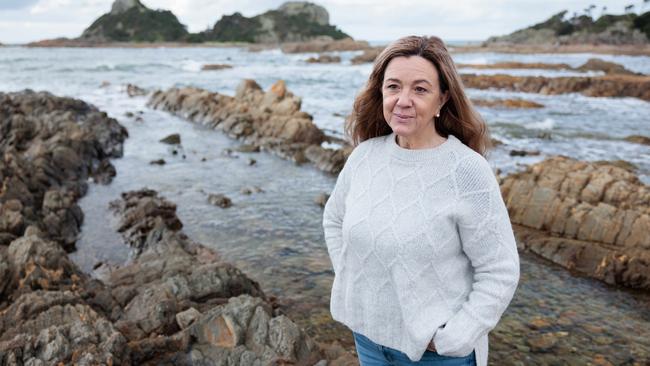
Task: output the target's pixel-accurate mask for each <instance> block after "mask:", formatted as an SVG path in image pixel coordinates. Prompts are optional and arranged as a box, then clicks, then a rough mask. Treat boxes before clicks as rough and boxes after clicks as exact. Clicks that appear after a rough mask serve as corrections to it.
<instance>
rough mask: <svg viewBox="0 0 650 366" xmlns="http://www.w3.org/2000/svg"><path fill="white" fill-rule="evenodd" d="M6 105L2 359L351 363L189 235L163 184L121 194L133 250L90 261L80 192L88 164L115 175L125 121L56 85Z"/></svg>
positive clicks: (124, 227)
mask: <svg viewBox="0 0 650 366" xmlns="http://www.w3.org/2000/svg"><path fill="white" fill-rule="evenodd" d="M0 114H2V115H3V118H2V119H1V120H2V122H3V123H2V125H1V127H2V131H3V133H2V140H0V147H1V148H2V152H3V157H4V158H3V160H2V161H0V173H1V174H0V178H2V179H1V180H2V183H3V184H2V187H3V189H2V190H1V191H0V202H2V207H1V209H0V223H1V224H2V226H1V227H0V229H1V230H0V232H1V234H2V238H3V240H4V241H3V243H2V245H0V295H2V296H1V297H0V299H1V300H0V364H10V365H13V364H17V365H22V364H25V365H45V364H59V363H64V364H79V365H94V364H161V363H173V364H180V365H184V364H187V365H189V364H218V365H229V364H250V365H266V364H287V363H291V364H305V365H307V364H309V365H312V364H317V363H319V362H320V364H328V361H332V362H330V363H329V364H340V365H344V364H352V362H353V361H354V358H353V357H352V356H351V355H349V354H347V353H345V352H344V351H343V350H342V349H340V347H338V348H337V347H336V346H334V347H328V346H326V345H325V346H321V345H319V344H316V343H315V342H314V341H312V340H311V339H309V337H307V336H306V335H305V334H304V332H303V331H302V330H301V329H300V328H299V327H297V326H296V325H295V324H294V323H293V322H292V321H291V320H290V319H289V318H287V317H286V316H284V315H282V314H279V311H278V310H277V306H275V305H274V299H272V298H271V299H269V298H267V297H266V296H265V295H264V293H263V291H262V290H261V289H260V288H259V285H258V284H257V283H256V282H255V281H253V280H251V279H249V278H248V277H247V276H246V275H245V274H243V273H242V272H241V271H240V270H238V269H237V268H235V267H233V266H232V265H230V264H228V263H225V262H223V261H221V260H220V259H219V256H218V255H217V254H216V253H214V252H213V251H211V250H209V249H207V248H205V247H204V246H202V245H200V244H198V243H195V242H193V241H191V240H190V239H189V238H188V237H187V236H186V235H184V234H183V233H182V231H181V230H180V229H181V227H182V223H181V222H180V220H179V219H178V217H177V216H176V214H175V209H176V207H175V205H174V204H173V203H171V202H168V201H166V200H165V199H163V198H161V197H158V195H157V194H156V192H154V191H151V190H148V189H142V190H139V191H132V192H125V193H123V194H122V199H121V200H117V201H115V202H113V203H112V208H113V210H114V212H115V214H116V215H117V216H118V217H119V219H120V225H119V231H120V232H121V233H122V235H123V237H124V240H125V243H128V244H129V245H131V246H132V247H134V248H137V250H136V252H135V257H134V258H133V260H132V261H130V262H129V263H127V264H126V265H124V266H122V267H118V268H110V267H108V266H100V267H99V268H97V271H96V272H97V273H99V277H98V278H92V277H90V276H89V275H88V274H86V273H83V272H82V271H81V270H79V268H78V267H77V266H76V265H75V264H74V263H73V262H72V261H71V260H70V259H69V257H68V255H67V253H66V250H64V248H65V249H67V250H71V249H72V248H73V247H74V246H73V245H74V241H73V239H74V238H75V237H76V233H78V230H79V227H80V225H81V220H82V213H81V212H80V209H79V207H78V206H77V205H76V201H77V200H78V199H79V198H80V197H81V196H83V194H84V193H85V191H86V189H87V187H86V184H87V183H86V180H87V177H94V178H95V180H96V181H98V182H108V181H109V180H110V177H111V176H112V175H114V174H115V171H114V169H111V168H112V165H110V161H108V159H109V158H111V157H113V158H115V157H119V156H120V155H121V153H122V143H123V141H124V139H125V138H126V136H127V133H126V130H125V129H124V128H123V127H122V126H120V125H119V124H118V123H117V121H115V120H114V119H111V118H108V117H107V116H106V114H105V113H103V112H100V111H98V110H97V109H96V108H94V107H92V106H90V105H88V104H86V103H84V102H82V101H80V100H75V99H70V98H58V97H55V96H53V95H51V94H49V93H33V92H30V91H26V92H22V93H10V94H0ZM53 216H56V218H59V219H60V221H56V219H55V218H52V217H53ZM70 218H73V219H74V221H72V222H70V221H69V219H70ZM74 230H77V231H74ZM62 233H65V234H67V235H62Z"/></svg>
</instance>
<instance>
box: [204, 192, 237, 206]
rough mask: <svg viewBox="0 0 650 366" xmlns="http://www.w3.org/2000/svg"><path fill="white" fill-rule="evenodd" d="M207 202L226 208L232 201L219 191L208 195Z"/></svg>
mask: <svg viewBox="0 0 650 366" xmlns="http://www.w3.org/2000/svg"><path fill="white" fill-rule="evenodd" d="M208 202H209V203H210V204H211V205H215V206H219V207H221V208H228V207H231V206H232V201H231V200H230V198H228V197H226V196H225V195H224V194H221V193H219V194H210V195H208Z"/></svg>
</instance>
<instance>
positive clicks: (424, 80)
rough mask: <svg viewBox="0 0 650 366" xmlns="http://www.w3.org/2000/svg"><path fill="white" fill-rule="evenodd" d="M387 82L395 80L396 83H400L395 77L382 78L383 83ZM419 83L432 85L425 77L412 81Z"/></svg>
mask: <svg viewBox="0 0 650 366" xmlns="http://www.w3.org/2000/svg"><path fill="white" fill-rule="evenodd" d="M388 82H396V83H400V84H401V83H402V81H401V80H399V79H395V78H388V79H386V80H384V84H385V83H388ZM419 83H427V84H429V85H431V86H433V84H432V83H431V82H430V81H429V80H426V79H418V80H415V81H414V82H413V84H419Z"/></svg>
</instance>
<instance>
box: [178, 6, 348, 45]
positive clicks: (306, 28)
mask: <svg viewBox="0 0 650 366" xmlns="http://www.w3.org/2000/svg"><path fill="white" fill-rule="evenodd" d="M305 4H307V5H306V6H307V7H309V6H314V7H316V6H317V5H313V4H309V3H305ZM322 11H325V10H324V9H323V10H322ZM325 14H327V13H326V11H325ZM322 23H323V22H322V21H321V22H319V21H317V20H316V19H313V17H310V16H308V15H307V14H290V13H287V12H285V11H283V10H281V9H278V10H269V11H267V12H265V13H263V14H260V15H256V16H254V17H252V18H247V17H245V16H243V15H242V14H241V13H234V14H233V15H226V16H223V17H222V18H221V19H220V20H219V21H218V22H217V23H216V24H215V25H214V27H213V28H212V29H210V30H208V31H205V32H202V33H199V34H196V35H192V36H190V38H189V39H190V40H191V41H194V42H201V41H217V42H251V43H274V42H299V41H308V40H310V39H313V38H316V37H321V36H327V37H331V38H332V39H343V38H347V37H349V36H348V35H347V34H345V33H343V32H342V31H341V30H339V29H338V28H337V27H335V26H333V25H330V24H322Z"/></svg>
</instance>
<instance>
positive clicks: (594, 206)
mask: <svg viewBox="0 0 650 366" xmlns="http://www.w3.org/2000/svg"><path fill="white" fill-rule="evenodd" d="M501 192H502V194H503V196H504V200H505V202H506V205H507V207H508V211H509V213H510V219H511V221H512V223H513V224H515V225H516V230H515V233H516V234H517V237H518V243H519V245H520V247H522V248H523V249H528V250H531V251H533V252H535V253H537V254H539V255H541V256H543V257H545V258H547V259H550V260H552V261H554V262H556V263H558V264H561V265H563V266H564V267H567V268H569V269H573V270H576V271H579V272H581V273H585V274H587V275H589V276H592V277H594V278H598V279H601V280H604V281H606V282H608V283H611V284H617V285H624V286H630V287H637V288H645V289H648V288H650V237H649V236H648V235H647V233H648V232H649V231H650V188H648V186H646V185H644V184H643V183H642V182H641V181H640V180H639V179H638V177H637V176H635V175H634V173H633V172H632V171H630V170H628V169H625V168H620V167H618V166H616V165H613V164H605V163H588V162H583V161H577V160H573V159H569V158H565V157H553V158H549V159H547V160H545V161H543V162H541V163H538V164H535V165H533V166H531V167H529V168H528V169H527V170H526V171H524V172H521V173H515V174H511V175H509V176H508V177H506V178H505V179H503V182H502V184H501ZM519 225H520V226H519Z"/></svg>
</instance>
